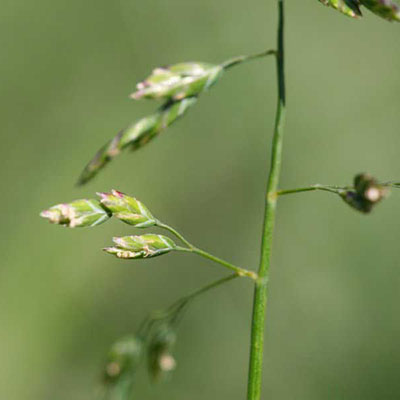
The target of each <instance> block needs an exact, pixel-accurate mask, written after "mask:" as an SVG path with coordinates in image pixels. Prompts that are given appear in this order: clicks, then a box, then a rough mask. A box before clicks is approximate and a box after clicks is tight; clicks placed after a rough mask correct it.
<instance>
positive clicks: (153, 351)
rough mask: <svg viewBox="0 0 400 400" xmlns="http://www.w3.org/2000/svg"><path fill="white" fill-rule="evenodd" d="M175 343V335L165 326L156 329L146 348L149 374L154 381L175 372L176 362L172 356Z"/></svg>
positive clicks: (169, 327)
mask: <svg viewBox="0 0 400 400" xmlns="http://www.w3.org/2000/svg"><path fill="white" fill-rule="evenodd" d="M175 343H176V333H175V331H174V330H173V329H172V328H171V326H169V325H167V324H165V325H162V326H160V327H158V329H157V331H156V332H155V333H154V336H153V337H152V338H151V341H150V344H149V348H148V362H149V373H150V376H151V377H152V378H153V379H154V380H155V381H159V380H162V379H165V378H167V377H168V376H169V374H170V373H171V372H172V371H174V370H175V368H176V360H175V358H174V356H173V355H172V350H173V348H174V346H175Z"/></svg>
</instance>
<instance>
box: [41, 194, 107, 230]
mask: <svg viewBox="0 0 400 400" xmlns="http://www.w3.org/2000/svg"><path fill="white" fill-rule="evenodd" d="M40 216H41V217H43V218H47V219H48V220H49V221H50V222H51V223H53V224H59V225H62V226H66V227H68V228H77V227H85V226H95V225H99V224H102V223H103V222H105V221H107V220H108V219H109V218H110V214H109V212H108V211H107V210H105V209H104V208H103V207H102V205H101V204H100V202H99V201H97V200H93V199H91V200H87V199H83V200H75V201H73V202H72V203H64V204H57V205H55V206H53V207H51V208H49V209H48V210H45V211H42V212H41V213H40Z"/></svg>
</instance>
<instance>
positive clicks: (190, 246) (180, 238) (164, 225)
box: [156, 221, 194, 249]
mask: <svg viewBox="0 0 400 400" xmlns="http://www.w3.org/2000/svg"><path fill="white" fill-rule="evenodd" d="M156 226H158V227H159V228H162V229H165V230H167V231H169V232H171V233H172V234H173V235H175V236H176V237H177V238H178V239H179V240H181V241H182V242H183V243H185V244H186V246H187V247H189V249H193V248H194V246H193V245H192V244H191V243H190V242H189V241H188V240H186V239H185V238H184V237H183V235H181V234H180V233H179V232H178V231H177V230H176V229H174V228H173V227H172V226H169V225H167V224H163V223H162V222H161V221H156Z"/></svg>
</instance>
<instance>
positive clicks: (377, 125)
mask: <svg viewBox="0 0 400 400" xmlns="http://www.w3.org/2000/svg"><path fill="white" fill-rule="evenodd" d="M287 3H288V4H287V52H288V56H287V79H288V96H289V98H288V108H289V110H288V123H287V130H286V138H285V154H284V167H283V174H282V187H285V188H289V187H295V186H303V185H308V184H312V183H325V184H349V183H350V182H351V180H352V177H353V176H354V174H356V173H358V172H362V171H369V172H371V173H373V174H374V175H376V176H377V177H379V178H381V179H382V180H391V179H396V178H397V179H400V164H399V155H398V154H399V147H400V135H399V128H398V122H399V121H398V119H399V101H400V94H399V70H400V40H399V35H400V25H398V24H397V25H396V24H389V23H387V22H385V21H383V20H381V19H379V18H377V17H375V16H372V15H371V14H370V13H368V12H365V14H366V15H365V18H364V19H363V20H361V21H353V20H350V19H348V18H346V17H344V16H341V15H340V14H338V13H336V12H335V11H333V10H330V9H328V8H325V7H323V6H321V5H320V4H319V3H318V2H317V1H316V0H301V1H288V2H287ZM1 9H2V12H1V15H0V21H1V23H0V44H1V54H2V61H1V63H0V72H1V73H0V82H1V83H0V85H1V94H0V96H1V98H0V105H1V107H0V116H1V126H2V128H1V139H2V146H1V148H0V152H1V178H2V193H3V194H2V196H1V202H2V204H1V208H2V218H1V225H0V232H1V242H0V246H1V248H0V250H1V254H2V257H1V268H0V293H1V295H0V296H1V300H0V317H1V328H0V360H1V362H0V398H1V399H5V400H28V399H29V400H53V399H57V400H67V399H69V400H70V399H74V400H83V399H85V400H91V399H96V398H97V397H96V394H97V391H98V389H99V387H98V386H99V385H98V380H99V375H100V369H101V366H102V363H103V361H104V356H105V354H106V352H107V350H108V348H109V346H110V345H111V344H112V342H113V341H115V340H116V339H117V338H119V337H120V336H122V335H125V334H127V333H130V332H132V331H134V330H135V329H136V328H137V326H138V324H139V323H140V321H141V319H142V318H143V317H144V316H145V315H146V314H147V313H148V312H149V311H151V310H153V309H155V308H156V309H157V308H160V307H162V306H163V305H167V304H169V303H170V302H172V301H173V300H175V299H176V298H178V297H180V296H181V295H183V294H185V293H187V292H189V291H191V290H192V289H194V288H196V287H198V286H200V285H202V284H204V283H207V282H209V281H210V280H212V279H214V278H216V277H220V276H223V274H224V273H225V271H223V270H221V269H220V268H219V267H218V266H216V265H212V264H209V263H207V262H205V261H203V260H199V259H196V258H195V257H194V256H190V255H180V254H176V255H169V256H166V257H165V258H164V257H161V258H158V259H155V260H150V261H146V262H137V263H135V262H123V261H119V260H117V259H114V258H112V257H109V256H107V255H105V254H104V253H102V252H101V250H100V249H101V248H102V247H104V246H105V245H108V244H110V239H111V237H112V236H114V235H119V234H127V233H129V232H132V228H130V227H129V226H126V225H124V224H121V223H118V222H110V223H108V224H105V225H102V226H100V227H98V228H96V229H91V230H89V229H87V230H85V229H82V230H79V229H77V230H67V229H61V228H59V227H56V226H51V225H49V224H47V223H46V222H45V221H43V220H40V218H39V216H38V214H39V211H40V210H42V209H44V208H46V207H48V206H50V205H52V204H56V203H59V202H62V201H69V200H73V199H76V198H81V197H85V196H92V195H93V193H94V192H96V191H105V190H109V189H111V188H117V189H119V190H122V191H124V192H127V193H130V194H132V195H135V196H136V197H138V198H139V199H141V200H142V201H143V202H144V203H145V204H146V205H147V206H148V207H149V208H150V209H151V210H152V211H153V212H154V213H156V215H158V216H159V217H161V218H162V219H164V220H165V221H166V222H169V223H170V224H171V225H174V226H176V227H177V228H179V229H180V230H181V231H182V232H184V233H185V234H186V236H187V237H188V238H189V239H191V240H192V241H193V242H194V243H196V244H197V245H199V246H200V247H203V248H205V249H207V250H209V251H211V252H214V253H215V254H217V255H219V256H220V257H222V258H226V259H228V260H231V261H233V262H235V263H236V264H239V265H244V266H249V267H256V266H257V263H258V257H259V247H260V245H259V242H260V239H259V236H260V232H261V225H262V216H263V195H264V190H265V189H264V186H265V179H266V174H267V168H266V166H267V165H268V163H269V151H270V146H269V144H270V139H271V133H272V126H273V118H274V112H275V103H276V85H275V75H274V73H275V68H274V63H273V60H272V59H265V60H261V61H259V62H254V63H250V64H247V65H244V66H241V67H238V68H236V69H234V70H232V71H231V72H229V74H226V76H225V77H224V78H223V79H222V80H221V81H220V82H219V83H218V85H217V86H216V87H215V88H213V89H212V90H211V91H210V92H209V93H207V94H205V95H203V96H202V97H201V100H200V102H199V104H198V105H197V106H196V107H195V108H194V109H193V110H191V111H190V113H189V114H188V115H187V117H185V118H184V119H183V120H182V121H180V122H179V123H178V124H176V125H174V126H173V127H172V128H171V129H169V130H168V131H166V132H165V133H164V134H162V135H161V137H160V138H159V139H158V140H156V141H154V142H153V143H152V144H150V145H149V146H147V147H145V148H144V149H142V150H140V151H139V152H137V153H134V154H129V152H128V153H126V154H124V155H122V156H121V157H119V158H117V159H116V160H115V161H114V162H113V163H112V164H110V166H109V167H108V168H106V170H104V171H103V172H102V173H101V174H100V175H99V177H98V178H97V179H95V180H94V181H93V182H91V183H90V184H89V185H87V186H85V187H83V188H77V187H75V186H74V183H75V181H76V179H77V177H78V175H79V173H80V171H81V169H82V167H83V166H84V165H85V163H86V162H87V161H88V160H89V159H90V157H91V156H92V155H93V154H94V152H95V151H96V150H97V148H98V147H99V146H100V145H102V144H103V142H105V141H106V140H108V139H109V138H110V137H112V136H113V135H114V134H115V133H116V132H117V131H118V130H119V129H120V128H122V127H124V126H126V125H127V124H128V123H130V122H131V121H134V120H135V119H136V118H139V117H141V116H142V115H146V114H147V113H150V112H152V110H153V109H154V104H153V103H151V102H150V103H149V102H146V101H143V102H133V101H131V100H129V99H128V97H127V96H128V94H129V93H130V92H131V91H132V90H133V89H134V87H135V84H136V82H138V81H139V80H140V79H142V78H143V77H144V76H146V74H147V73H149V72H150V70H151V68H153V67H155V66H158V65H163V64H168V63H173V62H178V61H186V60H201V61H209V62H219V61H222V60H225V59H227V58H230V57H232V56H235V55H238V54H243V53H253V52H258V51H261V50H263V49H265V48H271V47H273V46H274V43H275V29H276V5H275V2H274V1H268V0H254V1H249V2H247V3H245V2H243V1H238V0H234V1H232V0H218V1H215V0H202V1H194V0H145V1H144V0H142V1H135V0H118V1H105V0H86V1H83V2H82V1H75V0H73V1H71V0H69V1H66V0H58V1H50V0H37V1H35V2H33V1H28V0H1ZM127 171H129V173H127ZM399 217H400V193H393V194H392V195H391V197H390V198H389V199H388V200H387V201H385V203H384V204H382V205H380V206H379V207H378V208H377V209H376V210H375V212H374V213H373V214H372V215H370V216H367V217H366V216H363V215H359V214H357V213H356V212H354V211H352V210H351V209H350V208H348V207H346V206H345V205H344V204H342V202H341V201H340V200H339V199H337V198H335V197H333V196H331V195H329V194H326V193H310V194H301V195H297V196H291V197H287V198H283V199H282V201H281V202H280V205H279V215H278V225H277V231H276V237H275V239H276V240H275V246H274V255H273V269H272V274H271V286H270V288H271V289H270V302H269V314H268V326H269V327H268V333H267V337H266V362H265V372H264V375H265V379H264V391H263V398H264V399H274V400H292V399H296V400H297V399H299V400H313V399H315V400H320V399H332V400H336V399H340V400H356V399H363V400H369V399H373V400H378V399H379V400H380V399H385V400H386V399H398V398H400V379H399V375H400V341H399V333H400V318H399V313H398V304H399V300H400V290H399V287H400V271H399V268H398V267H399V265H398V264H399V261H398V260H399V243H398V240H399V237H400V236H399V235H400V225H399V222H398V221H399ZM251 302H252V286H251V284H250V282H248V281H246V280H243V281H235V282H231V283H230V284H229V285H226V286H225V287H223V288H220V289H217V290H215V291H214V292H212V293H209V294H207V295H205V296H204V297H203V298H200V299H198V300H197V301H196V302H195V303H194V305H193V306H192V307H191V308H190V310H189V312H188V313H187V314H186V316H185V318H184V320H183V322H182V324H181V326H180V330H179V341H178V346H177V358H178V362H179V368H178V370H177V371H176V374H175V375H174V378H173V379H172V381H170V382H168V383H167V384H164V385H161V386H152V385H151V384H150V382H149V379H148V377H147V375H146V372H145V371H144V370H142V371H141V372H140V373H139V374H138V376H137V382H136V392H135V393H136V396H135V398H138V399H147V400H152V399H171V400H172V399H174V400H179V399H191V400H197V399H199V400H200V399H201V400H203V399H221V400H223V399H238V400H239V399H244V398H245V391H246V374H247V364H248V350H249V324H250V313H251Z"/></svg>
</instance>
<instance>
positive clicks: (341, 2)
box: [319, 0, 400, 21]
mask: <svg viewBox="0 0 400 400" xmlns="http://www.w3.org/2000/svg"><path fill="white" fill-rule="evenodd" d="M319 1H320V2H321V3H323V4H325V5H327V6H330V7H333V8H336V9H337V10H339V11H340V12H342V13H343V14H345V15H348V16H349V17H354V18H356V17H361V16H362V14H361V10H360V6H362V5H363V6H365V7H367V8H368V9H370V10H371V11H372V12H373V13H374V14H376V15H378V16H379V17H382V18H385V19H387V20H388V21H400V7H399V6H398V4H396V3H395V2H393V1H392V0H319Z"/></svg>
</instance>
